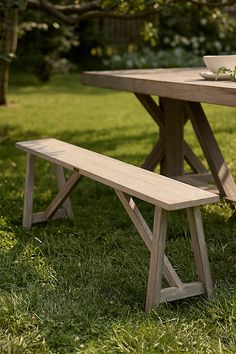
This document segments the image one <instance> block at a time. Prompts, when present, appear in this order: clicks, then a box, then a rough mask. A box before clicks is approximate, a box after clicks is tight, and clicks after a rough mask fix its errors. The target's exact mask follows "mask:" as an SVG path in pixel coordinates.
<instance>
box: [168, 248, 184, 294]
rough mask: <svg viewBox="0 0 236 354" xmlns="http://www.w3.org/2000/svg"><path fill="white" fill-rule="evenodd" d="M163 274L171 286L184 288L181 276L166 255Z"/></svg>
mask: <svg viewBox="0 0 236 354" xmlns="http://www.w3.org/2000/svg"><path fill="white" fill-rule="evenodd" d="M163 275H164V277H165V278H166V280H167V281H168V283H169V285H170V286H174V287H179V288H182V286H183V283H182V281H181V279H180V278H179V276H178V274H177V273H176V271H175V269H174V268H173V266H172V264H171V263H170V261H169V259H168V258H167V257H166V255H165V257H164V270H163Z"/></svg>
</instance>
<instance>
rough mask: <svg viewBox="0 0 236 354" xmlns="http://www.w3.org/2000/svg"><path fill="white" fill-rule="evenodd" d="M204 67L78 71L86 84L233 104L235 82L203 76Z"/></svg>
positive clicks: (194, 100)
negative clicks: (208, 78) (201, 73)
mask: <svg viewBox="0 0 236 354" xmlns="http://www.w3.org/2000/svg"><path fill="white" fill-rule="evenodd" d="M203 71H204V72H206V71H207V69H206V68H174V69H139V70H119V71H89V72H84V73H82V74H81V82H82V84H85V85H91V86H97V87H103V88H110V89H115V90H122V91H129V92H136V93H142V94H148V95H156V96H161V97H169V98H174V99H179V100H185V101H193V102H205V103H213V104H219V105H224V106H231V107H236V82H232V81H230V80H224V81H222V80H217V81H215V80H206V79H204V78H202V77H201V76H200V75H199V74H200V72H203Z"/></svg>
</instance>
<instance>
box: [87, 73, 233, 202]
mask: <svg viewBox="0 0 236 354" xmlns="http://www.w3.org/2000/svg"><path fill="white" fill-rule="evenodd" d="M201 71H204V69H203V68H197V69H196V68H194V69H193V68H181V69H180V68H174V69H142V70H141V69H139V70H120V71H90V72H84V73H82V75H81V82H82V84H85V85H91V86H97V87H102V88H109V89H115V90H122V91H128V92H132V93H134V94H135V96H136V97H137V99H138V100H139V101H140V103H141V104H142V105H143V107H144V108H145V109H146V111H147V112H148V113H149V115H150V116H151V117H152V119H153V120H154V121H155V122H156V124H157V126H158V127H159V139H158V141H157V142H156V144H155V145H154V147H153V149H152V150H151V152H150V153H149V154H148V156H147V157H146V160H145V161H144V163H143V167H144V168H146V169H148V170H154V169H155V168H156V166H157V165H158V164H160V173H161V174H163V175H166V176H169V177H173V178H175V179H178V180H181V181H183V182H186V183H189V184H192V185H195V186H197V187H200V188H204V189H209V183H212V182H214V184H215V185H216V187H217V192H218V193H219V194H220V196H222V197H225V198H226V199H228V200H231V201H236V185H235V182H234V179H233V177H232V175H231V173H230V170H229V168H228V166H227V164H226V162H225V159H224V157H223V155H222V153H221V151H220V148H219V145H218V143H217V141H216V139H215V136H214V132H213V131H212V129H211V127H210V124H209V121H208V119H207V117H206V115H205V113H204V110H203V108H202V105H201V103H209V104H217V105H222V106H231V107H236V83H234V82H232V81H229V80H228V81H227V80H225V81H221V80H217V81H215V80H209V81H208V80H205V79H204V78H202V77H200V75H199V73H200V72H201ZM152 96H158V97H159V104H158V103H157V100H156V99H154V98H153V97H152ZM189 120H190V121H191V123H192V126H193V130H194V132H195V135H196V137H197V140H198V142H199V144H200V146H201V148H202V151H203V154H204V156H205V158H206V161H207V163H208V166H209V170H207V169H206V167H205V166H204V165H203V164H202V162H201V161H200V159H199V158H198V157H197V156H196V154H195V153H194V152H193V151H192V149H191V147H190V146H189V145H188V144H187V143H186V141H185V140H184V126H185V124H186V123H187V122H188V121H189ZM184 160H185V161H186V162H187V163H188V165H189V166H190V167H191V170H192V172H191V173H185V171H184Z"/></svg>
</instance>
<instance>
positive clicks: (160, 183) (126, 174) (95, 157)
mask: <svg viewBox="0 0 236 354" xmlns="http://www.w3.org/2000/svg"><path fill="white" fill-rule="evenodd" d="M17 146H18V147H19V148H20V149H22V150H24V151H26V152H29V153H32V154H34V155H36V156H39V157H42V158H44V159H46V160H48V161H51V162H52V163H55V164H58V165H60V166H67V168H69V169H72V170H73V169H74V170H77V171H78V172H79V173H80V174H81V175H83V176H87V177H89V178H92V179H94V180H96V181H98V182H101V183H103V184H106V185H108V186H110V187H112V188H114V189H118V190H120V191H122V192H125V193H128V194H130V195H132V196H135V197H137V198H140V199H142V200H145V201H146V202H149V203H151V204H153V205H156V206H159V207H161V208H163V209H165V210H176V209H182V208H188V207H192V206H196V205H203V204H208V203H214V202H217V201H218V200H219V197H218V196H217V195H215V194H213V193H210V192H207V191H203V190H201V189H199V188H196V187H193V186H190V185H187V184H184V183H182V182H179V181H175V180H173V179H171V178H167V177H165V176H161V175H158V174H156V173H153V172H150V171H147V170H144V169H142V168H140V167H136V166H132V165H130V164H127V163H125V162H122V161H119V160H116V159H113V158H110V157H108V156H104V155H101V154H98V153H96V152H93V151H89V150H86V149H83V148H80V147H78V146H75V145H72V144H68V143H65V142H62V141H59V140H57V139H53V138H49V139H41V140H36V141H25V142H19V143H17Z"/></svg>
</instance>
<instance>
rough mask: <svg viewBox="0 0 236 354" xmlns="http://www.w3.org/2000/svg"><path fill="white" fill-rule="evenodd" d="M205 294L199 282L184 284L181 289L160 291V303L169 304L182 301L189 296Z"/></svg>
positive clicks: (174, 288) (173, 288)
mask: <svg viewBox="0 0 236 354" xmlns="http://www.w3.org/2000/svg"><path fill="white" fill-rule="evenodd" d="M204 293H205V288H204V286H203V284H202V283H201V282H199V281H196V282H192V283H188V284H184V285H183V287H182V288H176V287H171V288H165V289H162V290H161V300H160V302H169V301H175V300H179V299H184V298H186V297H190V296H196V295H201V294H204Z"/></svg>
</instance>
